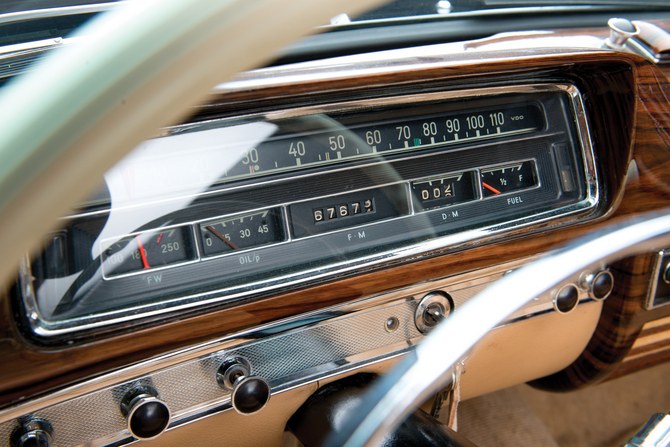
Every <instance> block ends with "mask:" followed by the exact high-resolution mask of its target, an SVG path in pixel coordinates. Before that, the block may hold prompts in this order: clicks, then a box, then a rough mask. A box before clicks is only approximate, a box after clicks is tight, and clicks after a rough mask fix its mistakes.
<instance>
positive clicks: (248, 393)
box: [216, 357, 270, 416]
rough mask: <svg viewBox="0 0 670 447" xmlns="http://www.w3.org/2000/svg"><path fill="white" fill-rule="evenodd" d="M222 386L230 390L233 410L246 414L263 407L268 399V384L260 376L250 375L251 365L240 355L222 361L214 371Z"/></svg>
mask: <svg viewBox="0 0 670 447" xmlns="http://www.w3.org/2000/svg"><path fill="white" fill-rule="evenodd" d="M216 381H217V382H218V384H219V386H221V387H222V388H224V389H226V390H229V391H232V394H231V396H230V400H231V403H232V405H233V408H234V409H235V411H237V412H238V413H239V414H241V415H244V416H248V415H252V414H256V413H258V412H259V411H261V410H262V409H263V408H265V405H267V403H268V401H269V400H270V384H269V383H268V382H267V380H265V379H264V378H262V377H258V376H252V375H251V365H250V364H249V362H247V360H246V359H244V358H242V357H234V358H232V359H230V360H227V361H225V362H223V364H222V365H221V366H220V367H219V370H218V371H217V373H216Z"/></svg>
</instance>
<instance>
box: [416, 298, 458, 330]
mask: <svg viewBox="0 0 670 447" xmlns="http://www.w3.org/2000/svg"><path fill="white" fill-rule="evenodd" d="M452 303H453V301H452V299H451V297H450V296H449V294H448V293H444V292H431V293H429V294H428V295H426V296H424V297H423V299H421V302H419V305H418V306H417V308H416V311H415V312H414V323H415V324H416V328H417V329H418V330H419V331H420V332H421V333H424V334H425V333H427V332H429V331H430V330H432V329H433V328H434V327H435V326H437V325H438V324H439V323H440V321H442V320H444V319H445V318H447V316H449V314H450V313H451V310H452V308H453V305H452Z"/></svg>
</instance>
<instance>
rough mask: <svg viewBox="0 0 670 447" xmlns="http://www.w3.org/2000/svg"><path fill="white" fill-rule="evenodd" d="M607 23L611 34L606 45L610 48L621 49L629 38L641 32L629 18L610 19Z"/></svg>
mask: <svg viewBox="0 0 670 447" xmlns="http://www.w3.org/2000/svg"><path fill="white" fill-rule="evenodd" d="M607 25H609V27H610V36H609V37H608V38H607V40H605V45H607V46H608V47H610V48H614V49H621V48H623V47H624V45H626V42H627V41H628V39H630V38H631V37H633V36H637V35H638V34H640V30H639V29H638V27H637V26H635V24H634V23H633V22H631V21H630V20H628V19H621V18H613V19H609V21H608V22H607Z"/></svg>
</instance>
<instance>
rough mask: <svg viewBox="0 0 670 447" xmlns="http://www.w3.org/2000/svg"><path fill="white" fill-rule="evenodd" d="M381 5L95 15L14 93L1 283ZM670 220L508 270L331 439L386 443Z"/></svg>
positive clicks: (305, 0)
mask: <svg viewBox="0 0 670 447" xmlns="http://www.w3.org/2000/svg"><path fill="white" fill-rule="evenodd" d="M376 3H379V0H341V1H340V2H339V3H337V4H333V2H328V1H322V2H316V1H314V0H293V1H291V2H287V1H277V0H255V1H253V2H250V1H248V0H228V1H214V2H213V1H211V0H141V1H132V0H131V1H129V2H127V3H126V4H124V5H122V6H121V7H120V8H119V9H118V10H115V11H113V12H111V13H107V14H106V15H104V16H102V17H100V18H98V19H95V20H94V21H93V22H92V23H91V24H90V25H88V26H86V27H85V28H84V29H83V30H81V32H80V34H83V35H86V38H85V39H82V42H81V43H80V44H77V45H72V46H71V47H65V48H63V49H61V50H59V51H58V52H56V54H54V55H53V56H51V57H48V58H46V59H45V60H44V61H43V62H42V63H41V64H40V65H39V66H38V67H36V68H37V69H36V70H34V71H32V72H31V73H29V74H28V75H26V76H23V77H21V78H19V79H17V80H15V81H14V82H12V83H11V84H10V85H8V86H6V87H4V88H3V89H2V91H1V92H0V122H3V123H4V126H3V132H0V188H1V190H2V192H3V194H2V195H0V227H2V228H3V230H4V231H3V232H0V246H2V247H3V256H2V258H0V280H3V281H5V284H7V283H8V280H9V279H10V278H12V276H13V274H14V271H15V269H16V265H17V264H18V262H19V259H20V258H21V256H23V254H24V253H25V250H26V248H28V249H30V248H33V247H36V246H37V245H38V244H39V242H40V236H41V235H42V234H43V233H45V232H46V231H48V230H50V229H51V228H53V227H54V226H55V225H56V219H57V218H58V217H60V216H62V215H64V214H65V213H66V212H67V210H68V209H69V207H71V206H72V205H73V204H75V203H76V202H77V201H79V200H81V199H83V198H84V196H85V195H86V194H87V192H88V191H90V190H91V189H92V188H93V187H94V186H96V184H97V182H98V181H99V179H100V178H101V177H102V174H103V173H104V172H105V171H106V170H107V169H108V168H110V167H111V166H112V165H113V164H114V163H115V162H116V161H118V160H119V159H120V158H121V157H122V156H123V155H125V154H126V153H127V152H128V151H129V150H130V149H131V148H133V147H134V146H136V145H137V144H138V143H140V142H141V141H142V140H144V139H146V138H147V137H149V136H151V134H152V133H154V132H155V129H158V128H159V127H160V126H164V125H166V124H170V123H173V122H175V121H178V120H179V118H180V117H183V116H184V115H185V114H187V113H188V107H189V106H192V105H195V104H197V103H198V102H199V101H200V100H201V99H202V98H204V97H205V96H206V95H207V94H208V92H209V89H210V87H211V86H212V85H214V84H216V83H219V82H221V81H223V80H225V79H226V78H228V77H230V76H232V75H233V74H235V73H237V72H239V71H242V70H246V69H250V68H253V67H255V66H258V65H259V64H260V63H262V62H263V61H267V60H268V59H270V58H271V57H272V52H273V51H276V50H277V49H279V48H280V47H282V46H284V45H286V44H288V43H289V42H290V41H292V40H293V39H295V38H296V37H298V36H299V35H301V34H302V33H303V32H304V31H305V30H309V29H313V28H314V27H315V26H317V25H319V24H322V23H326V22H327V20H328V18H330V17H333V16H335V15H336V14H338V13H340V12H342V11H343V10H347V11H350V12H359V11H361V10H363V9H366V8H369V7H371V6H373V5H375V4H376ZM36 129H38V130H39V131H35V130H36ZM120 129H121V130H122V131H121V130H120ZM64 198H66V199H65V200H64ZM668 229H670V217H669V216H653V217H651V218H647V219H646V220H643V221H640V222H636V223H632V224H631V223H630V222H627V223H626V224H624V225H622V226H620V227H616V228H614V229H611V230H610V231H609V232H608V233H606V234H604V235H597V236H592V237H590V238H588V239H586V240H581V241H578V242H576V243H574V244H572V245H570V246H568V247H567V248H565V249H563V250H561V251H559V252H557V253H555V254H553V255H552V256H550V257H549V258H545V259H543V260H541V261H538V262H537V263H534V264H532V265H529V266H527V267H524V268H523V269H521V270H519V271H518V272H516V273H514V274H512V275H508V276H506V277H505V278H503V279H502V280H500V281H499V282H498V283H497V284H496V285H495V287H493V288H490V289H488V290H487V291H485V292H484V293H482V294H481V295H479V296H478V297H477V298H475V299H473V300H471V301H470V302H468V303H467V304H466V305H465V306H463V307H462V308H460V309H459V310H458V311H457V312H455V313H454V315H453V316H452V317H450V318H449V319H448V320H447V324H442V325H441V326H439V327H438V328H437V329H436V330H434V331H433V332H432V333H431V334H430V335H429V336H428V337H427V338H426V339H425V340H424V341H423V342H422V344H420V345H419V346H418V348H417V349H416V350H415V351H413V352H412V353H411V354H409V355H408V356H407V357H406V358H405V360H404V361H403V362H402V363H401V364H400V365H399V366H398V367H397V368H396V369H395V370H394V371H393V372H391V373H390V374H388V375H387V376H385V377H384V378H382V379H381V380H380V381H379V383H377V385H376V386H375V387H373V389H372V390H371V394H370V396H369V399H367V401H366V405H367V408H366V409H367V410H368V412H367V416H365V417H364V418H363V419H362V420H359V421H357V422H358V423H357V424H353V423H352V424H351V426H350V427H348V428H347V429H346V430H343V431H342V432H340V433H339V434H337V435H335V436H333V437H332V438H331V439H330V441H329V443H330V444H329V445H346V446H359V445H369V443H373V442H375V440H376V439H378V438H379V436H380V435H381V434H383V433H384V432H385V431H387V430H389V429H390V428H392V427H393V426H394V425H395V424H397V423H399V422H400V421H401V420H402V419H403V418H404V417H405V416H406V415H407V414H408V413H409V411H410V410H411V409H412V407H413V406H414V405H416V404H417V403H418V402H419V401H421V400H422V399H425V398H427V397H428V396H430V395H432V394H434V393H435V392H436V391H437V390H438V388H439V385H440V379H441V378H442V377H443V376H444V374H445V372H447V371H448V370H449V368H450V367H451V365H452V364H453V363H455V362H456V361H457V360H458V359H459V358H460V357H461V356H462V355H464V354H465V353H466V351H467V350H468V349H469V348H470V347H472V346H473V345H474V343H475V342H476V341H477V340H478V339H479V338H481V337H482V336H483V335H484V334H485V333H486V332H488V331H489V330H490V329H491V328H492V327H494V326H495V325H497V324H498V323H499V322H501V321H502V320H503V319H504V318H505V317H506V316H507V315H509V314H510V313H512V312H513V311H514V310H516V309H517V308H519V307H520V306H521V305H523V304H524V303H525V302H526V301H528V300H530V299H532V298H533V297H535V296H537V295H539V294H541V293H542V292H544V291H545V290H546V289H549V288H551V287H553V286H554V285H556V284H557V283H558V282H560V281H561V280H562V279H563V278H564V277H567V276H569V275H572V274H574V273H577V272H579V271H581V270H583V269H587V268H589V267H590V266H592V265H593V264H595V263H600V262H611V261H613V260H615V259H618V258H621V257H625V256H630V255H634V254H638V253H644V252H648V251H650V250H652V249H655V248H658V247H662V246H667V245H670V237H669V236H667V235H666V233H667V231H668ZM537 278H542V280H541V282H540V281H538V280H537ZM502 298H504V299H502ZM456 340H458V343H456V342H455V341H456ZM438 350H439V352H440V355H439V356H435V355H431V353H432V352H437V351H438Z"/></svg>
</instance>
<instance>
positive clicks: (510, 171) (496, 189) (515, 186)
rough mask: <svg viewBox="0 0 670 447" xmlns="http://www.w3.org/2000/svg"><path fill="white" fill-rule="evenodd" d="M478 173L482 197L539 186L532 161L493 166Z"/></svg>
mask: <svg viewBox="0 0 670 447" xmlns="http://www.w3.org/2000/svg"><path fill="white" fill-rule="evenodd" d="M480 172H481V182H482V194H483V195H484V197H493V196H497V195H500V194H506V193H510V192H517V191H521V190H524V189H529V188H534V187H535V186H537V185H538V184H539V183H538V177H537V171H536V169H535V161H533V160H527V161H520V162H517V163H510V164H506V165H503V166H493V167H491V168H486V169H482V170H481V171H480Z"/></svg>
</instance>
